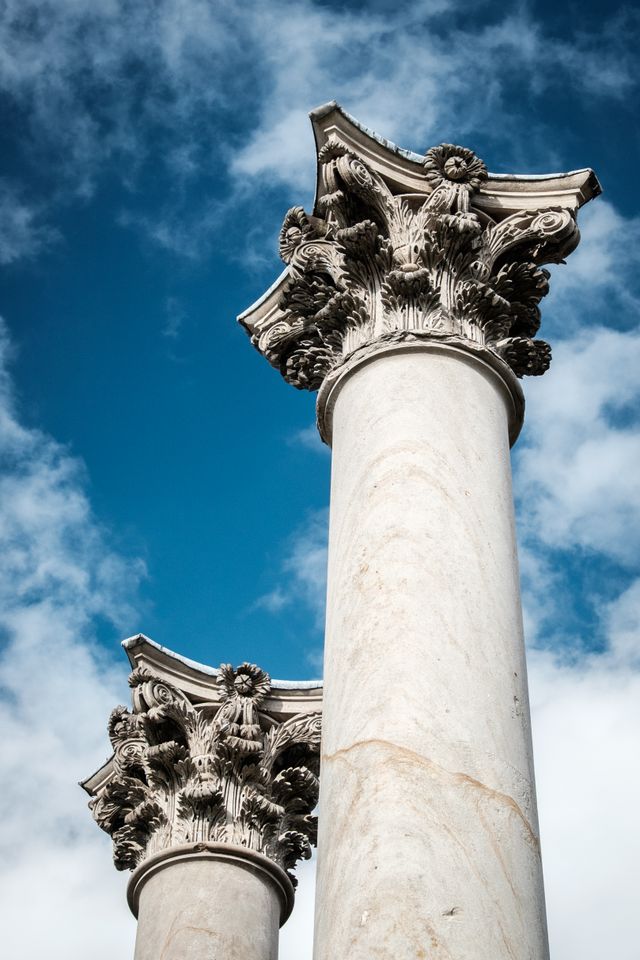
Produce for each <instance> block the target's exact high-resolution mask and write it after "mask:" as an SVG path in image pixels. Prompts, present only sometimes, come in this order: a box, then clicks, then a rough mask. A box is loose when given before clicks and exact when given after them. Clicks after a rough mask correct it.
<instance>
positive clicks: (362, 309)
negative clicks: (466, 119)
mask: <svg viewBox="0 0 640 960" xmlns="http://www.w3.org/2000/svg"><path fill="white" fill-rule="evenodd" d="M318 160H319V163H320V166H321V183H322V184H323V187H324V192H323V193H321V196H320V198H319V200H318V202H317V204H316V210H317V212H318V214H319V215H318V216H313V217H312V216H309V215H307V214H306V213H305V212H304V210H302V208H301V207H294V208H293V209H292V210H290V211H289V213H288V214H287V216H286V218H285V221H284V224H283V227H282V231H281V235H280V249H281V255H282V257H283V259H284V260H285V262H286V263H288V264H289V276H288V280H287V283H286V285H285V288H284V292H283V294H282V298H281V301H280V305H279V306H280V310H279V311H278V312H277V316H276V317H275V319H274V315H273V314H270V315H269V317H268V318H267V319H265V321H264V323H263V325H258V327H257V328H256V329H255V331H254V333H253V342H254V344H255V346H256V347H257V348H258V349H259V350H260V351H261V352H262V353H263V354H264V355H265V356H266V357H267V359H268V360H269V361H270V363H272V364H273V365H274V366H275V367H277V368H278V369H279V370H280V371H281V373H282V375H283V376H284V377H285V379H286V380H288V381H289V382H290V383H291V384H293V385H294V386H295V387H298V388H300V389H307V390H315V389H318V388H319V387H320V385H321V384H322V381H323V380H324V378H325V377H326V376H327V375H328V374H329V373H330V372H331V371H332V370H333V369H334V368H335V367H337V366H338V365H339V364H340V363H342V362H343V361H344V359H345V358H346V357H347V356H349V355H350V354H351V353H352V352H353V351H354V350H357V349H358V348H360V347H362V346H363V345H364V344H369V343H371V342H374V341H376V340H379V339H380V338H381V337H384V336H386V335H388V334H391V333H394V334H395V333H397V334H399V335H401V336H410V335H411V334H413V333H419V334H420V335H423V334H424V333H425V332H427V333H428V332H429V331H431V332H432V333H433V334H436V335H437V336H438V337H440V338H442V337H443V336H444V337H446V336H447V335H451V336H455V337H456V338H466V339H468V340H471V341H473V342H474V344H479V345H481V346H484V347H486V348H488V349H490V350H492V351H493V352H495V353H496V354H497V355H498V356H500V357H501V358H502V359H503V360H504V361H505V362H506V363H507V364H509V366H511V368H512V369H513V371H514V372H515V373H516V375H517V376H519V377H520V376H525V375H537V374H540V373H543V372H544V370H545V369H546V368H547V366H548V364H549V361H550V348H549V346H548V345H547V344H545V343H543V342H542V341H537V340H535V339H533V338H534V337H535V335H536V333H537V331H538V328H539V326H540V310H539V306H538V305H539V302H540V300H541V299H542V297H544V296H545V295H546V293H547V292H548V288H549V285H548V280H549V274H548V272H547V271H546V270H543V269H541V268H540V265H541V264H543V263H559V262H562V261H563V259H564V257H565V256H567V255H568V254H569V253H571V251H572V250H573V249H574V247H575V246H576V244H577V243H578V240H579V232H578V228H577V226H576V222H575V216H574V214H573V213H572V212H571V211H569V210H567V209H564V208H548V209H537V210H521V211H519V212H517V213H514V214H511V215H510V216H507V217H506V218H505V219H503V220H501V221H499V222H498V221H495V220H493V219H492V218H491V217H490V216H489V215H488V214H487V213H486V212H481V211H480V209H479V208H477V207H474V197H475V195H476V194H477V192H478V191H479V190H480V189H481V188H482V187H483V184H484V183H485V181H486V180H487V170H486V167H485V165H484V163H483V162H482V161H481V160H480V159H479V158H478V157H477V156H476V155H475V154H474V153H473V152H472V151H471V150H468V149H467V148H465V147H460V146H456V145H453V144H441V145H440V146H438V147H433V148H432V149H430V150H429V151H428V152H427V154H426V156H425V159H424V177H425V183H424V193H423V194H418V193H416V194H415V195H405V196H397V195H395V194H394V193H393V191H392V189H391V188H390V187H389V185H388V184H387V183H386V182H385V180H384V179H383V178H382V177H381V176H380V175H378V173H376V172H375V170H374V169H373V168H372V167H370V166H369V165H368V164H367V163H365V162H364V161H363V160H362V159H361V158H360V157H358V156H356V155H355V154H354V153H353V152H352V151H351V150H349V149H348V148H347V146H346V145H345V144H344V143H342V142H341V141H340V140H339V139H338V138H337V137H336V136H334V135H332V136H331V137H330V138H329V139H328V140H327V142H326V144H325V145H324V146H323V147H322V148H321V150H320V151H319V154H318Z"/></svg>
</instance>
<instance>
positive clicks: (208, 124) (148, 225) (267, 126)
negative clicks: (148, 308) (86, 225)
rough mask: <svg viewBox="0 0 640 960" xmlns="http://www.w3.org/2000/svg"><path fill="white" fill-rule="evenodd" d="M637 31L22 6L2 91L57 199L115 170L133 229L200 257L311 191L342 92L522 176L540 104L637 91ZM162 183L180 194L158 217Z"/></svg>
mask: <svg viewBox="0 0 640 960" xmlns="http://www.w3.org/2000/svg"><path fill="white" fill-rule="evenodd" d="M621 18H622V19H621ZM622 20H624V22H622ZM639 33H640V25H639V24H638V21H637V18H635V17H634V16H633V15H632V13H630V12H628V13H626V14H619V15H618V16H617V17H615V16H613V15H612V16H611V17H610V18H609V19H608V20H607V21H605V22H604V23H602V22H599V23H598V29H597V32H596V31H595V30H594V31H593V32H591V33H590V32H589V31H588V29H586V28H584V27H583V28H582V29H581V30H580V32H576V33H575V35H574V36H573V37H572V38H571V39H570V40H567V39H564V40H560V39H558V38H557V37H556V36H554V35H553V34H552V33H551V32H550V31H549V30H547V29H546V28H545V27H544V25H542V24H541V23H540V22H537V21H535V20H534V19H533V17H532V15H531V14H529V13H528V12H527V9H526V7H521V8H520V9H519V11H518V12H515V13H512V12H507V13H504V12H503V11H502V10H500V11H499V12H498V14H497V15H496V14H495V13H491V12H489V11H488V9H487V11H485V12H484V13H483V15H482V16H478V17H474V16H470V14H469V6H468V4H465V3H462V2H459V0H457V2H448V3H437V4H431V3H430V4H426V3H420V4H416V3H408V2H406V3H403V2H401V3H400V4H399V5H396V6H395V8H394V10H393V12H392V13H390V11H389V9H388V8H387V5H386V4H373V5H371V7H370V9H367V11H366V15H365V13H364V12H363V11H361V10H354V9H350V8H349V7H344V6H343V7H334V6H332V5H328V4H320V3H315V2H311V0H303V2H295V3H294V2H292V0H272V2H270V3H268V4H264V3H260V2H259V0H248V2H247V3H245V4H243V5H242V6H238V5H237V4H234V3H231V2H230V0H221V2H218V3H215V4H211V3H209V2H205V0H159V2H154V3H152V2H150V0H142V2H138V3H131V2H128V0H110V2H107V3H101V4H99V5H96V4H95V3H90V2H88V0H79V2H78V0H64V2H61V3H55V4H52V3H50V2H48V0H8V2H7V3H5V9H4V14H3V17H2V21H1V22H0V45H1V47H2V49H3V57H2V59H1V60H0V96H2V97H3V99H4V103H5V105H6V106H7V108H10V109H12V110H18V111H19V112H20V114H21V115H22V116H23V117H25V118H26V126H25V128H24V133H23V135H22V136H21V137H20V138H19V139H18V141H17V150H18V153H19V155H20V160H21V164H22V166H23V168H24V169H26V170H31V171H33V172H37V175H38V176H39V177H40V179H41V180H42V181H43V183H47V184H48V191H49V194H48V195H49V199H50V203H52V204H55V203H57V202H59V201H61V200H64V199H66V200H68V199H69V198H71V197H76V198H77V197H81V198H90V197H91V196H92V194H93V193H94V192H95V190H96V187H97V186H98V185H99V184H100V183H101V182H103V181H104V179H105V177H106V176H107V174H108V175H109V177H111V178H115V179H116V180H119V181H120V182H121V184H123V185H124V186H125V187H126V188H128V189H129V191H130V193H129V203H128V205H127V210H126V212H125V215H124V218H123V222H126V223H127V224H128V225H129V226H131V227H133V228H135V229H137V230H139V231H140V232H141V233H142V234H143V235H144V236H146V237H147V238H148V239H150V240H151V241H152V242H153V243H154V244H158V245H159V246H161V247H162V248H164V249H166V250H168V251H170V252H171V253H173V254H175V255H179V256H186V257H187V258H193V257H201V256H203V255H205V254H206V253H207V252H208V251H209V250H210V249H211V246H212V237H214V236H216V235H217V233H218V231H219V230H220V229H221V228H222V223H223V222H227V221H228V219H229V217H232V216H233V215H235V214H237V211H238V209H247V210H249V209H254V204H255V195H256V193H258V192H259V193H268V192H269V191H270V190H271V189H273V187H274V186H275V187H279V188H283V187H284V188H285V189H286V190H288V191H289V193H290V194H292V195H296V196H297V198H298V199H304V198H305V197H308V196H309V194H310V191H311V186H312V183H313V172H314V171H313V168H314V156H313V149H312V140H311V136H310V131H309V126H308V120H307V112H308V110H309V109H310V107H312V106H315V105H318V104H319V103H322V102H324V101H326V100H329V99H333V98H338V99H340V100H342V102H343V103H344V104H345V106H346V107H347V109H349V110H350V111H351V112H352V113H354V114H355V115H356V116H358V118H359V119H361V120H362V121H363V122H364V123H366V124H367V125H369V126H371V127H373V128H375V129H377V130H379V131H380V132H381V133H383V134H384V135H386V136H388V137H390V138H392V139H396V140H397V141H398V142H401V143H403V144H406V145H408V146H412V147H414V148H415V149H421V148H426V147H427V146H428V145H430V143H431V141H433V140H434V139H443V138H445V139H446V138H447V137H448V138H451V137H467V138H469V137H470V138H471V139H472V140H473V138H474V137H475V136H478V135H480V134H481V135H482V136H483V138H485V139H486V138H491V137H493V138H495V139H496V143H497V144H498V141H499V148H500V154H499V156H500V160H501V161H502V162H503V163H505V164H516V166H517V165H518V162H519V161H520V160H521V159H523V158H522V157H521V154H520V153H519V151H520V150H521V146H518V144H519V143H520V142H521V140H522V137H521V136H519V135H517V133H518V131H519V130H520V126H519V125H521V123H522V120H523V111H524V110H526V109H527V104H526V103H525V102H524V99H526V98H527V97H528V98H533V100H536V99H537V100H539V101H540V102H542V98H543V97H544V96H545V95H547V93H548V89H549V86H550V85H552V84H554V83H555V84H559V83H562V84H563V85H564V88H565V89H573V90H575V91H577V92H579V93H580V92H581V93H585V94H588V95H589V96H590V98H591V100H592V102H593V101H594V100H596V101H601V102H602V101H604V100H607V99H609V100H615V101H617V102H620V100H621V98H624V97H626V98H628V97H630V96H631V95H632V92H633V91H634V90H637V83H638V81H637V71H636V68H635V51H636V46H637V38H638V35H639ZM514 87H517V89H518V90H519V95H518V97H514V96H512V90H513V89H514ZM479 91H481V95H480V96H479ZM523 98H524V99H523ZM496 118H499V123H496ZM526 121H527V136H526V138H525V139H526V149H527V156H526V160H527V162H528V163H533V164H538V165H539V164H545V163H552V162H555V159H556V157H555V153H554V150H555V147H554V146H553V142H552V140H551V138H549V137H545V136H541V135H540V136H538V135H536V134H538V133H540V132H541V130H542V128H541V126H540V124H541V121H539V120H538V121H536V120H534V119H533V117H532V115H531V111H528V113H527V117H526ZM45 157H46V161H45V160H44V158H45ZM487 159H488V160H491V158H490V157H488V158H487ZM150 183H151V184H155V185H156V186H157V187H158V189H159V193H162V194H164V202H162V203H159V204H158V203H157V204H155V205H154V209H153V210H149V209H145V205H144V195H145V191H146V189H147V187H148V186H149V184H150Z"/></svg>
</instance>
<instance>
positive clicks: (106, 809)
mask: <svg viewBox="0 0 640 960" xmlns="http://www.w3.org/2000/svg"><path fill="white" fill-rule="evenodd" d="M218 683H219V685H220V692H221V702H220V703H217V702H216V703H215V704H211V703H209V704H199V705H196V704H192V703H191V701H190V700H189V698H188V697H187V696H186V694H184V693H183V692H182V691H181V690H178V689H177V688H176V687H174V686H172V685H171V684H169V683H167V682H166V681H165V680H162V679H160V678H158V677H156V676H154V675H153V674H151V673H150V672H149V671H148V670H146V669H145V668H144V667H139V668H137V669H136V670H134V671H133V673H132V674H131V676H130V678H129V684H130V686H131V687H132V692H133V712H130V711H129V710H128V709H127V708H126V707H122V706H119V707H116V708H115V710H114V711H113V712H112V714H111V717H110V719H109V725H108V731H109V738H110V740H111V743H112V746H113V750H114V758H113V768H114V774H113V776H112V777H111V779H110V780H109V782H108V783H107V785H106V786H105V788H104V789H103V790H102V791H101V792H100V793H98V795H97V796H96V797H94V798H93V799H92V800H91V802H90V807H91V810H92V813H93V816H94V818H95V820H96V822H97V823H98V825H99V826H100V827H102V829H103V830H105V831H106V832H107V833H109V834H110V835H111V837H112V840H113V854H114V862H115V865H116V867H117V868H118V869H119V870H125V869H133V868H134V867H136V866H137V865H138V864H139V863H140V862H141V861H142V860H144V859H146V858H147V857H149V856H151V855H152V854H154V853H157V852H159V851H161V850H165V849H167V848H169V847H171V846H175V845H177V844H182V843H190V842H206V841H226V842H229V843H237V844H241V845H243V846H246V847H249V848H251V849H253V850H257V851H258V852H260V853H263V854H265V855H266V856H268V857H270V858H271V859H272V860H274V861H275V862H276V863H278V864H279V865H280V866H282V867H283V868H284V869H285V870H287V871H288V872H289V875H290V876H291V879H292V880H293V882H294V883H295V878H294V877H293V875H292V874H291V872H290V871H291V870H293V868H294V867H295V865H296V863H297V861H298V860H299V859H300V858H305V859H306V858H308V857H309V856H310V855H311V845H312V844H315V842H316V818H315V817H314V816H313V814H312V810H313V809H314V807H315V805H316V803H317V798H318V773H319V749H320V732H321V715H320V714H319V713H313V714H301V715H299V716H294V717H292V718H290V719H289V720H287V721H285V722H282V723H277V722H275V721H274V720H273V719H271V718H270V717H269V716H267V715H266V714H265V713H264V712H263V711H262V710H261V709H260V706H261V704H262V703H263V701H264V699H265V697H266V696H267V694H268V693H269V690H270V680H269V676H268V674H266V673H265V672H264V671H262V670H260V668H259V667H257V666H255V664H250V663H243V664H241V665H240V666H239V667H238V668H237V669H233V668H232V667H231V666H230V665H229V664H223V665H222V666H221V668H220V674H219V677H218Z"/></svg>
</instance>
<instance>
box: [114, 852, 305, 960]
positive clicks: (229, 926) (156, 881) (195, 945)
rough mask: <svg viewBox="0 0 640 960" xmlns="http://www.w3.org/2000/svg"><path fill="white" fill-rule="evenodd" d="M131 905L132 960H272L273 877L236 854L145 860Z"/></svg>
mask: <svg viewBox="0 0 640 960" xmlns="http://www.w3.org/2000/svg"><path fill="white" fill-rule="evenodd" d="M261 859H264V860H266V858H261ZM283 877H284V880H285V881H286V880H287V878H286V876H285V875H284V872H283ZM130 900H133V901H134V902H133V903H132V907H133V908H134V910H135V912H136V913H137V915H138V932H137V936H136V948H135V958H134V960H159V958H160V957H161V958H162V960H186V958H189V960H213V958H215V960H218V958H219V960H277V957H278V930H279V926H280V920H281V912H282V909H283V900H282V892H281V890H279V888H278V884H277V881H274V878H273V877H272V876H271V875H270V871H268V870H265V869H261V868H260V867H259V866H258V867H255V866H252V864H251V863H250V862H249V861H248V860H243V859H242V857H241V856H240V857H238V858H237V859H234V858H233V856H231V855H225V854H224V852H222V851H221V853H220V855H219V857H207V856H206V855H205V856H203V857H200V858H198V857H197V855H196V857H195V858H193V859H190V858H189V857H188V856H184V855H178V856H176V857H175V858H171V857H169V858H168V859H166V860H163V859H160V861H159V862H156V863H154V861H153V860H152V861H147V862H145V863H144V864H143V865H142V867H141V868H139V871H137V872H136V873H134V875H133V877H132V880H131V884H130Z"/></svg>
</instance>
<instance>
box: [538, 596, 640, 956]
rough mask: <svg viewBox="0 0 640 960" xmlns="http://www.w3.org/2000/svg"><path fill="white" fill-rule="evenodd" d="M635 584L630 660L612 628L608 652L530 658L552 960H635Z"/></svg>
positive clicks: (638, 635)
mask: <svg viewBox="0 0 640 960" xmlns="http://www.w3.org/2000/svg"><path fill="white" fill-rule="evenodd" d="M637 586H638V585H636V588H635V596H634V597H633V603H634V610H635V612H634V614H633V617H634V633H633V637H632V636H631V634H627V636H626V639H625V641H624V642H625V644H626V643H627V642H629V647H631V646H633V648H634V649H633V650H631V649H629V651H628V652H629V653H632V654H633V660H632V661H631V662H629V661H626V659H625V658H624V657H622V656H621V652H624V651H621V648H620V645H621V641H622V638H621V633H620V630H619V629H618V628H616V627H615V626H613V627H612V633H611V635H610V643H611V646H610V648H609V649H608V651H607V652H606V653H605V654H600V655H593V656H591V657H587V658H583V659H582V660H581V661H579V662H577V663H576V662H574V663H572V664H566V663H565V664H563V663H562V662H558V661H556V660H554V657H553V655H552V654H551V653H550V652H544V653H543V652H540V651H533V652H532V653H531V654H530V657H529V679H530V688H531V699H532V711H533V734H534V747H535V759H536V778H537V785H538V801H539V809H540V829H541V837H542V853H543V862H544V868H545V882H546V890H547V906H548V917H549V931H550V939H551V955H552V956H553V957H554V958H557V960H573V958H575V957H580V958H581V960H600V958H601V957H604V956H612V957H616V960H635V958H636V957H637V938H636V935H635V927H636V915H637V884H636V883H635V877H636V875H637V863H638V859H639V858H640V834H639V833H638V829H637V806H638V795H639V794H640V767H639V766H638V764H637V762H636V757H637V754H638V743H639V742H640V670H639V669H638V652H639V651H640V631H638V599H639V595H638V589H637ZM629 599H630V598H627V600H629ZM627 600H622V599H621V600H620V601H619V605H621V606H624V605H625V604H626V602H627ZM617 615H618V614H614V619H615V617H616V616H617ZM625 622H626V623H627V625H628V621H625ZM634 664H635V665H634Z"/></svg>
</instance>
